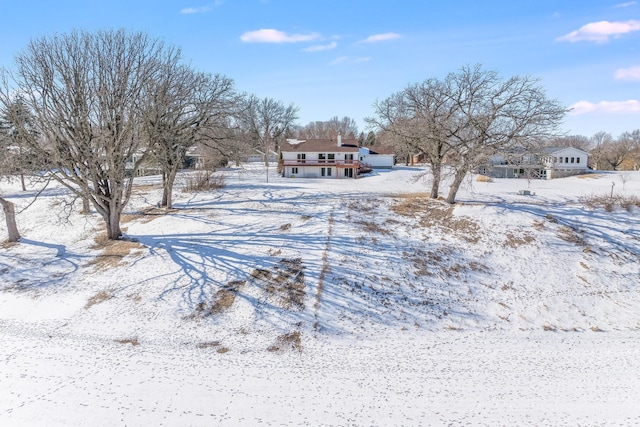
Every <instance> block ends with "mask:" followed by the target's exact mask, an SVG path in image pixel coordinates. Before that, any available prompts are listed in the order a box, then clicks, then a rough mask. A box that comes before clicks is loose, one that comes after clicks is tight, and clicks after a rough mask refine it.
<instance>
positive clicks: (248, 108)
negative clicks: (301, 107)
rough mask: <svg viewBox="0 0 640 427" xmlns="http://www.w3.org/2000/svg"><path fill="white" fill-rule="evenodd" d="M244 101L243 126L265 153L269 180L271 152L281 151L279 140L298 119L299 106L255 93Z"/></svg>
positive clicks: (241, 116)
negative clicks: (259, 96) (260, 96)
mask: <svg viewBox="0 0 640 427" xmlns="http://www.w3.org/2000/svg"><path fill="white" fill-rule="evenodd" d="M244 103H245V106H244V108H243V109H242V113H241V115H240V121H241V122H242V123H241V126H242V127H243V128H244V129H247V133H248V135H249V136H250V137H251V141H253V143H254V147H255V148H256V149H257V150H259V151H260V152H261V153H263V155H264V162H265V167H266V169H267V182H269V153H271V152H272V151H274V152H278V151H279V140H280V139H281V138H283V137H285V135H286V134H287V132H288V131H289V129H290V128H291V127H292V126H293V124H294V122H295V121H296V120H297V118H298V116H297V113H298V107H296V106H295V105H293V104H290V105H289V106H288V107H287V106H285V105H284V104H283V103H282V102H281V101H276V100H274V99H271V98H262V99H260V98H258V97H256V96H255V95H250V96H248V97H246V98H245V100H244Z"/></svg>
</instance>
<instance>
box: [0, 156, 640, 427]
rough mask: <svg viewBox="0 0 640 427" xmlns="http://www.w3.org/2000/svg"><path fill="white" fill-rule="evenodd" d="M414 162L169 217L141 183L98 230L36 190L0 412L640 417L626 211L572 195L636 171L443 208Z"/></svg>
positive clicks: (199, 200)
mask: <svg viewBox="0 0 640 427" xmlns="http://www.w3.org/2000/svg"><path fill="white" fill-rule="evenodd" d="M421 172H422V170H420V169H418V168H403V167H399V168H397V169H395V170H393V171H391V172H379V173H376V174H373V175H372V176H368V177H365V178H362V179H359V180H303V179H284V178H275V177H274V176H275V175H274V174H271V177H270V182H269V183H266V182H265V179H264V175H263V173H262V172H261V171H260V170H252V169H230V170H227V171H223V172H220V173H221V174H224V175H225V176H226V183H227V185H226V187H225V188H223V189H221V190H218V191H214V192H207V193H181V192H179V191H178V192H176V194H175V195H176V203H175V206H176V209H174V210H172V211H170V212H168V213H164V212H162V211H159V210H157V209H156V208H155V204H156V202H157V201H158V200H159V194H160V188H159V184H158V179H157V178H156V177H148V178H143V179H140V180H139V185H138V188H137V190H136V193H135V196H134V198H133V200H132V203H131V204H130V205H129V207H128V209H127V212H126V215H125V217H124V222H123V228H124V229H125V230H126V231H125V232H126V235H127V237H128V238H129V240H128V241H123V242H116V243H109V242H104V241H103V240H101V239H100V238H99V236H100V235H101V234H102V233H103V230H102V224H101V221H100V219H99V218H97V217H96V216H83V215H79V214H76V213H73V214H72V215H71V216H70V217H69V219H70V221H71V222H67V221H66V220H65V217H64V216H63V213H62V210H61V208H60V206H59V200H60V198H61V197H66V196H65V192H64V191H63V190H62V189H60V188H52V189H49V190H46V192H45V193H44V194H43V196H42V197H41V198H40V199H39V200H38V201H37V202H36V203H35V204H34V205H32V206H30V207H29V208H28V209H27V210H26V211H24V212H22V213H20V215H19V216H18V222H19V227H20V230H21V233H22V235H23V236H24V238H23V240H22V241H21V243H20V244H17V245H4V246H2V247H0V337H1V339H2V346H0V383H1V384H2V387H1V388H0V424H2V425H381V426H385V425H461V424H471V425H496V424H498V425H576V424H580V425H602V424H605V425H637V424H638V423H640V408H639V407H638V405H637V402H638V401H640V382H639V381H638V373H639V372H640V357H639V356H640V354H639V353H640V337H639V335H638V330H639V329H640V309H638V307H640V304H639V303H640V292H639V291H638V284H639V283H640V263H639V262H638V261H639V258H638V257H639V255H640V219H639V218H638V209H639V208H637V207H630V208H629V210H627V209H624V208H622V207H620V206H615V207H613V208H612V209H611V208H607V209H605V208H603V207H595V208H593V207H591V206H586V205H585V201H584V197H588V196H593V195H595V196H607V195H609V194H610V193H611V190H612V187H613V191H614V193H615V194H616V195H619V196H622V197H626V198H632V197H638V196H640V174H638V173H633V174H631V175H626V176H624V177H621V176H620V174H618V173H600V174H593V175H590V176H588V177H572V178H565V179H558V180H552V181H531V182H530V183H528V182H527V181H526V180H509V179H506V180H495V181H493V182H486V183H485V182H476V181H472V180H469V181H468V182H467V183H466V187H465V188H463V189H462V191H461V193H460V196H459V203H458V204H457V205H455V206H454V207H451V206H448V205H446V204H444V203H441V202H438V201H430V200H428V199H427V198H426V196H425V191H426V190H427V188H428V185H427V182H425V179H426V180H428V177H427V178H420V174H421ZM623 181H624V182H623ZM612 183H615V185H613V186H612ZM623 184H624V185H623ZM623 187H624V188H623ZM2 188H3V191H4V194H6V195H8V196H10V199H11V200H12V201H14V202H15V203H16V206H17V210H20V209H21V207H23V206H26V205H27V204H28V203H29V201H30V198H29V195H24V194H22V193H21V192H19V191H18V188H17V187H12V186H10V185H8V184H6V183H2ZM446 189H447V188H446V186H445V187H444V190H446ZM522 189H530V190H531V191H533V192H535V195H534V196H523V195H520V194H518V191H519V190H522ZM5 232H6V230H4V227H3V228H2V229H0V241H2V240H5V239H6V234H3V233H5Z"/></svg>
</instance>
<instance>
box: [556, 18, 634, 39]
mask: <svg viewBox="0 0 640 427" xmlns="http://www.w3.org/2000/svg"><path fill="white" fill-rule="evenodd" d="M633 31H640V21H637V20H633V19H632V20H629V21H626V22H609V21H600V22H591V23H589V24H586V25H583V26H582V27H580V29H578V30H576V31H572V32H570V33H569V34H566V35H564V36H562V37H558V38H557V39H556V41H568V42H577V41H582V40H586V41H593V42H597V43H605V42H608V41H609V38H611V37H618V36H620V35H621V34H626V33H631V32H633Z"/></svg>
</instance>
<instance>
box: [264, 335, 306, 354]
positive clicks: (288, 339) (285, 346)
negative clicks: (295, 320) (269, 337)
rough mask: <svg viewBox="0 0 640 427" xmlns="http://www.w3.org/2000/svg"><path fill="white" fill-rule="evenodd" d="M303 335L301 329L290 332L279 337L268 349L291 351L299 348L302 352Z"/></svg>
mask: <svg viewBox="0 0 640 427" xmlns="http://www.w3.org/2000/svg"><path fill="white" fill-rule="evenodd" d="M301 338H302V336H301V334H300V331H294V332H290V333H288V334H283V335H280V336H279V337H278V340H277V343H276V344H273V345H272V346H270V347H269V348H267V350H268V351H271V352H278V351H287V350H289V351H291V350H297V351H299V352H302V339H301Z"/></svg>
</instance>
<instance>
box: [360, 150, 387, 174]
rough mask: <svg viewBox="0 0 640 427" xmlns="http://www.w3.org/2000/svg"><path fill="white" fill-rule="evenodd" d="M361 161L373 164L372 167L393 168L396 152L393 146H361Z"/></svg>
mask: <svg viewBox="0 0 640 427" xmlns="http://www.w3.org/2000/svg"><path fill="white" fill-rule="evenodd" d="M358 156H359V158H360V161H361V162H364V163H367V164H369V165H371V168H372V169H391V168H392V167H393V164H394V153H393V149H391V148H380V147H360V149H359V154H358Z"/></svg>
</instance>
